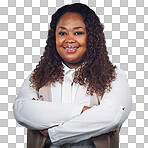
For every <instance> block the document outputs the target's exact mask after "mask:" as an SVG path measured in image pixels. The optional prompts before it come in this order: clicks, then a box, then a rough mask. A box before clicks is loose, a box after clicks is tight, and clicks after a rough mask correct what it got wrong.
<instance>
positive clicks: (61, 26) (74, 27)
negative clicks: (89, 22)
mask: <svg viewBox="0 0 148 148" xmlns="http://www.w3.org/2000/svg"><path fill="white" fill-rule="evenodd" d="M60 28H61V29H67V28H66V27H62V26H61V27H59V28H58V29H60ZM80 28H82V29H84V30H86V29H85V28H83V27H74V28H73V29H80Z"/></svg>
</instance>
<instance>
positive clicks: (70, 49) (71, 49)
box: [65, 48, 77, 50]
mask: <svg viewBox="0 0 148 148" xmlns="http://www.w3.org/2000/svg"><path fill="white" fill-rule="evenodd" d="M65 49H67V50H75V49H77V48H65Z"/></svg>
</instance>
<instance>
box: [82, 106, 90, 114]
mask: <svg viewBox="0 0 148 148" xmlns="http://www.w3.org/2000/svg"><path fill="white" fill-rule="evenodd" d="M90 108H91V107H88V106H84V107H83V109H82V112H81V113H83V112H84V111H86V110H88V109H90Z"/></svg>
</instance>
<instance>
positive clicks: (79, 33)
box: [74, 32, 84, 35]
mask: <svg viewBox="0 0 148 148" xmlns="http://www.w3.org/2000/svg"><path fill="white" fill-rule="evenodd" d="M74 34H75V35H82V34H84V32H75V33H74Z"/></svg>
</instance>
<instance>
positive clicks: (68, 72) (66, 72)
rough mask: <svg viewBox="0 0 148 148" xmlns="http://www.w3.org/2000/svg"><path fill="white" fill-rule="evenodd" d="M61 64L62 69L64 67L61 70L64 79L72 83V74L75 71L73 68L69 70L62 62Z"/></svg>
mask: <svg viewBox="0 0 148 148" xmlns="http://www.w3.org/2000/svg"><path fill="white" fill-rule="evenodd" d="M62 64H63V67H64V69H63V70H64V77H65V78H68V79H69V80H70V81H71V82H73V78H74V73H75V71H76V70H77V69H74V68H73V69H71V68H69V67H68V66H66V65H65V64H64V63H63V62H62Z"/></svg>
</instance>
